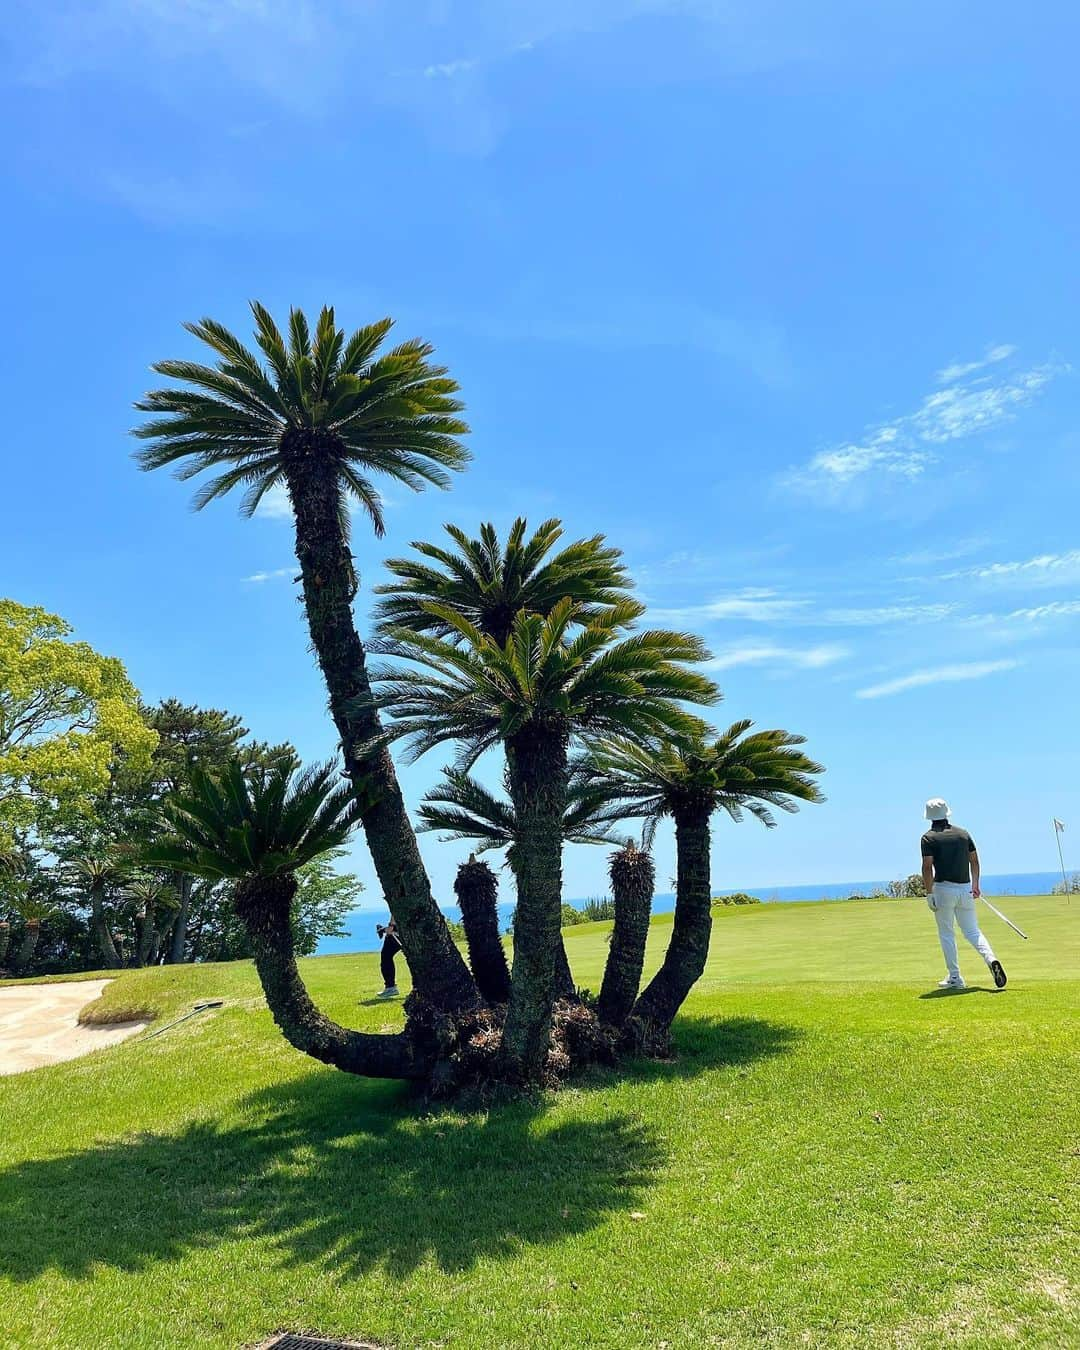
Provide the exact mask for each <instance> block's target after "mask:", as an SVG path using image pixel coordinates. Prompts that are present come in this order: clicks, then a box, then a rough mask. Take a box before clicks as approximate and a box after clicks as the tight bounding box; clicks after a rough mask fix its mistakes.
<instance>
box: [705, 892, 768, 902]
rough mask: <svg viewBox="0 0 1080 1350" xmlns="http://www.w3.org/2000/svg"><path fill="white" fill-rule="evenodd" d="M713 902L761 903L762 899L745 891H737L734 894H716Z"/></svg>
mask: <svg viewBox="0 0 1080 1350" xmlns="http://www.w3.org/2000/svg"><path fill="white" fill-rule="evenodd" d="M712 902H713V904H714V905H760V904H761V899H760V897H759V896H756V895H747V893H746V892H745V891H736V892H735V893H734V894H733V895H714V896H713V900H712Z"/></svg>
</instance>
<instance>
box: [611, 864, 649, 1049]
mask: <svg viewBox="0 0 1080 1350" xmlns="http://www.w3.org/2000/svg"><path fill="white" fill-rule="evenodd" d="M608 872H609V874H610V876H611V894H612V896H613V898H614V900H615V927H614V929H613V930H612V933H611V947H610V949H609V951H608V959H607V965H606V966H605V967H604V982H603V984H602V985H601V986H600V999H599V1002H598V1004H597V1008H596V1011H597V1014H598V1016H599V1017H600V1019H601V1021H603V1022H607V1023H608V1025H609V1026H613V1027H620V1026H622V1024H623V1023H624V1022H625V1021H626V1019H627V1018H628V1017H629V1016H630V1012H631V1010H632V1008H633V1006H634V1000H635V999H636V998H637V996H638V989H639V987H640V985H641V971H642V968H643V966H644V964H645V943H646V940H647V939H648V936H649V915H650V913H651V911H652V898H653V887H654V884H655V880H656V871H655V868H654V867H653V861H652V859H651V858H650V857H649V855H648V854H647V853H645V852H643V851H642V850H641V849H639V848H636V847H635V846H634V845H633V844H631V843H628V844H626V846H625V847H624V848H621V849H619V851H618V852H617V853H613V854H612V855H611V861H610V863H609V865H608Z"/></svg>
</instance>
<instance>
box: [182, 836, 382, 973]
mask: <svg viewBox="0 0 1080 1350" xmlns="http://www.w3.org/2000/svg"><path fill="white" fill-rule="evenodd" d="M345 856H346V854H345V850H344V849H331V850H330V851H329V852H328V853H325V854H322V855H321V856H320V857H318V858H313V859H312V860H311V862H309V863H305V864H304V865H303V866H302V867H300V868H298V869H297V873H296V881H297V887H296V896H295V898H294V899H293V902H292V909H291V912H290V921H291V926H292V934H293V944H294V946H295V948H296V951H297V953H298V954H299V955H301V956H310V955H311V954H312V953H313V952H314V951H315V949H316V948H317V947H318V945H319V940H320V939H321V938H324V937H345V936H346V934H347V930H346V928H345V927H344V924H343V920H344V919H345V917H346V915H348V914H349V913H350V912H351V911H352V910H354V909H355V908H356V906H357V903H358V901H359V898H360V895H361V893H362V891H363V885H362V884H361V881H360V878H359V877H358V876H356V875H354V874H353V873H352V872H341V871H338V870H337V865H338V863H339V862H340V860H341V859H342V858H344V857H345ZM202 886H203V887H205V888H206V889H205V893H204V894H202V895H200V894H199V891H198V888H197V889H196V894H195V897H194V902H193V905H192V913H193V915H194V916H195V917H194V923H193V929H194V938H193V944H194V947H195V951H196V953H197V956H198V959H199V960H200V961H236V960H240V959H242V958H244V957H249V956H250V955H251V939H250V938H249V936H248V933H247V930H246V929H245V927H244V925H243V924H242V923H241V922H240V920H239V919H238V918H237V916H236V911H235V910H234V908H233V884H232V882H230V881H225V882H220V883H211V882H203V883H202Z"/></svg>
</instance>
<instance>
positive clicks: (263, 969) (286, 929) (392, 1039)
mask: <svg viewBox="0 0 1080 1350" xmlns="http://www.w3.org/2000/svg"><path fill="white" fill-rule="evenodd" d="M295 894H296V877H295V875H294V874H293V873H291V872H287V873H284V874H283V875H281V876H276V877H249V878H245V879H244V880H243V881H240V882H239V883H238V884H237V887H236V912H237V914H238V916H239V917H240V919H241V921H242V922H243V924H244V927H245V928H246V929H247V932H248V936H249V937H250V938H251V945H252V950H253V951H254V953H255V969H256V970H257V971H258V973H259V981H260V983H261V984H262V987H263V993H264V994H265V995H266V1002H267V1004H268V1005H269V1008H270V1012H271V1014H272V1015H273V1018H274V1021H275V1022H276V1023H277V1024H278V1026H279V1027H280V1028H281V1031H282V1033H283V1034H284V1036H285V1039H286V1040H287V1041H288V1042H289V1043H290V1044H291V1045H293V1046H294V1047H295V1048H296V1049H297V1050H301V1051H303V1053H304V1054H305V1055H311V1056H312V1058H313V1059H318V1060H321V1061H322V1062H323V1063H324V1064H330V1065H333V1067H334V1068H336V1069H343V1070H344V1071H345V1072H346V1073H357V1074H365V1075H367V1076H369V1077H374V1078H406V1079H424V1078H426V1077H427V1075H428V1071H429V1068H430V1066H429V1065H428V1064H427V1063H425V1062H423V1061H421V1060H420V1059H419V1058H418V1057H417V1055H416V1052H415V1048H414V1046H413V1044H412V1042H411V1041H410V1039H409V1038H408V1037H407V1036H406V1035H404V1034H400V1033H399V1034H398V1035H393V1036H391V1035H385V1036H379V1035H376V1036H373V1035H370V1034H368V1033H366V1032H362V1031H350V1030H348V1029H347V1028H346V1027H342V1026H339V1025H338V1024H337V1023H336V1022H332V1021H331V1020H330V1018H329V1017H326V1016H325V1015H324V1014H323V1013H321V1012H320V1011H319V1010H318V1008H316V1006H315V1005H314V1003H312V1001H311V999H310V997H309V995H308V992H307V989H305V987H304V982H303V980H302V979H301V978H300V972H299V970H297V967H296V955H295V949H294V946H293V936H292V926H291V924H290V923H289V907H290V905H291V904H292V900H293V896H294V895H295Z"/></svg>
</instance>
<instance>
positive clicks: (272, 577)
mask: <svg viewBox="0 0 1080 1350" xmlns="http://www.w3.org/2000/svg"><path fill="white" fill-rule="evenodd" d="M295 575H296V567H295V566H293V567H275V568H274V569H273V570H272V571H270V572H252V574H251V576H249V577H245V578H244V580H245V581H248V582H252V583H254V584H255V585H261V583H262V582H264V581H277V580H279V579H280V578H281V577H291V576H295Z"/></svg>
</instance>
